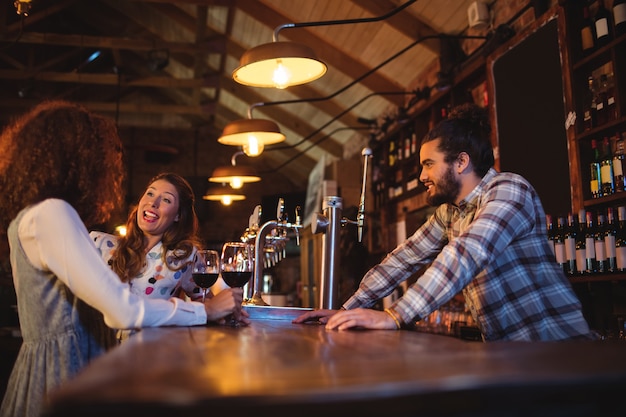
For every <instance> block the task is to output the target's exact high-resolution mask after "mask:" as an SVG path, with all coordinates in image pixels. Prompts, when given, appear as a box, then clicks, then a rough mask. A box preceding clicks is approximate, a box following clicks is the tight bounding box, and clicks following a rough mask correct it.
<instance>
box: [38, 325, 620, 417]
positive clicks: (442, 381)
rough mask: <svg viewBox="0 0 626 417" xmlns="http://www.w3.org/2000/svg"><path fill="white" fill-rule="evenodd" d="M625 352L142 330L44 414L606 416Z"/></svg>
mask: <svg viewBox="0 0 626 417" xmlns="http://www.w3.org/2000/svg"><path fill="white" fill-rule="evenodd" d="M625 358H626V343H621V342H608V341H603V342H600V341H598V342H567V343H563V342H561V343H509V342H507V343H491V344H485V343H481V342H467V341H462V340H459V339H455V338H451V337H447V336H440V335H433V334H425V333H418V332H414V331H408V330H403V331H374V330H351V331H326V330H325V329H324V327H323V326H321V325H317V324H307V325H295V324H292V323H291V322H290V320H289V319H285V318H283V319H282V320H281V319H278V320H277V319H267V318H263V319H255V320H253V321H252V324H251V325H250V326H248V327H241V328H230V327H224V326H206V327H204V326H199V327H179V328H175V327H170V328H154V329H144V330H142V331H140V332H139V333H138V334H136V335H135V336H133V337H132V338H131V339H130V340H129V341H127V342H125V343H124V344H122V345H121V346H119V347H117V348H115V349H113V350H112V351H111V352H109V353H108V354H106V355H104V356H103V357H101V358H99V359H97V360H95V361H93V362H92V363H91V364H90V365H89V366H88V367H87V368H86V369H85V370H84V371H83V372H82V373H81V374H79V375H78V376H77V377H76V378H74V379H73V380H71V381H69V382H68V383H66V384H65V385H64V386H63V387H62V388H61V389H60V390H59V391H57V392H56V394H55V395H53V396H52V397H51V401H50V407H49V409H48V410H47V413H46V416H48V417H50V416H64V417H65V416H79V415H80V416H84V415H89V416H105V415H106V416H112V417H121V416H135V417H136V416H138V415H150V416H160V415H168V416H178V415H181V416H182V415H184V416H186V417H187V416H196V415H198V416H207V415H220V414H226V413H227V414H228V415H232V416H243V415H245V414H246V413H251V414H249V415H250V416H258V415H268V416H269V415H272V416H280V415H284V416H290V415H294V416H298V417H301V416H309V415H310V416H324V417H326V416H370V415H372V416H373V415H381V414H383V413H384V414H386V415H392V416H404V415H428V416H436V415H446V416H476V415H490V416H491V415H493V416H496V415H507V416H510V415H520V416H521V415H523V416H531V415H559V416H561V415H563V416H566V415H567V416H568V417H569V416H579V415H599V414H600V413H599V411H600V410H601V411H602V415H603V416H606V415H612V414H611V412H613V409H614V408H615V410H617V407H618V406H620V407H622V410H624V405H623V398H624V395H623V393H624V392H626V360H625ZM555 407H556V408H555ZM581 411H582V412H586V411H592V412H594V413H592V414H581ZM596 411H597V413H595V412H596ZM555 412H556V414H555ZM489 413H494V414H489ZM502 413H504V414H502ZM518 413H519V414H518ZM615 415H620V416H621V415H623V411H622V413H619V414H615Z"/></svg>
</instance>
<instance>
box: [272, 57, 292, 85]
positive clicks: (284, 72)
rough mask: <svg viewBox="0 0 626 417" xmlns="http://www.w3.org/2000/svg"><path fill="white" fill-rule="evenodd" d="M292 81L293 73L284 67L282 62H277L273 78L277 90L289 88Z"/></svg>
mask: <svg viewBox="0 0 626 417" xmlns="http://www.w3.org/2000/svg"><path fill="white" fill-rule="evenodd" d="M290 80H291V71H289V70H288V69H287V67H285V66H284V65H283V63H282V60H280V59H278V60H276V69H275V70H274V75H273V76H272V81H274V85H275V86H276V88H278V89H280V90H282V89H284V88H287V86H289V81H290Z"/></svg>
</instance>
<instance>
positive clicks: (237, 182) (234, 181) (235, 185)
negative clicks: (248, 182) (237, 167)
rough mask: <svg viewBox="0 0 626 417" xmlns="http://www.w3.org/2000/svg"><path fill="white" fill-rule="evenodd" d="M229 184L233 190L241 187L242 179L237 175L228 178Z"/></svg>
mask: <svg viewBox="0 0 626 417" xmlns="http://www.w3.org/2000/svg"><path fill="white" fill-rule="evenodd" d="M230 186H231V188H234V189H235V190H238V189H240V188H241V187H243V181H242V180H241V178H239V177H233V178H232V179H231V180H230Z"/></svg>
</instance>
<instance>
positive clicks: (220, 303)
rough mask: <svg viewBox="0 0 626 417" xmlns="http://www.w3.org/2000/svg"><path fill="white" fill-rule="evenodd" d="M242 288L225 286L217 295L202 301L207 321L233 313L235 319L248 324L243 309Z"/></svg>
mask: <svg viewBox="0 0 626 417" xmlns="http://www.w3.org/2000/svg"><path fill="white" fill-rule="evenodd" d="M242 302H243V288H226V289H224V290H222V291H220V292H219V293H218V294H217V295H215V296H213V297H211V298H207V299H206V301H205V303H204V309H205V310H206V315H207V321H213V322H219V321H221V320H222V319H224V318H225V317H226V316H228V315H229V314H234V316H235V318H236V319H237V321H239V322H241V323H242V324H250V320H248V317H249V315H248V313H247V312H246V311H244V310H243V308H242V306H241V303H242Z"/></svg>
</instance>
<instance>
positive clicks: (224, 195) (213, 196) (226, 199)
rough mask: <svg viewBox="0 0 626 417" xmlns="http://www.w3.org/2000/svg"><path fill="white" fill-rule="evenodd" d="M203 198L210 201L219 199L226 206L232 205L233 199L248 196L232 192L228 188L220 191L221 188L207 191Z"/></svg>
mask: <svg viewBox="0 0 626 417" xmlns="http://www.w3.org/2000/svg"><path fill="white" fill-rule="evenodd" d="M202 198H203V199H204V200H209V201H219V202H220V203H222V204H223V205H225V206H230V205H231V203H232V202H233V201H241V200H245V199H246V196H245V195H243V194H232V193H229V192H228V191H226V190H224V191H223V192H220V191H219V190H215V189H214V190H209V191H207V193H206V194H205V195H203V196H202Z"/></svg>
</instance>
